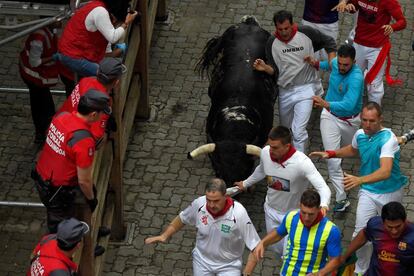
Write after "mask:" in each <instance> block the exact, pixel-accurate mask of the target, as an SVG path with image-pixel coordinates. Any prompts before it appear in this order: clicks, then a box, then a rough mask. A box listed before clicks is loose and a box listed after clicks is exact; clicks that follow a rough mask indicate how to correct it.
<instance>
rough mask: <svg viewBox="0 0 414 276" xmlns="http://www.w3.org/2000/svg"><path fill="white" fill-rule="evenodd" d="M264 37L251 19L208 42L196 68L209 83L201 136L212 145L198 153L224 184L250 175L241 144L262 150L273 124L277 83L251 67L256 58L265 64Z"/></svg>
mask: <svg viewBox="0 0 414 276" xmlns="http://www.w3.org/2000/svg"><path fill="white" fill-rule="evenodd" d="M269 36H270V34H269V33H268V32H267V31H265V30H264V29H262V28H261V27H260V26H259V25H258V24H257V22H256V21H255V19H253V18H251V17H250V18H248V19H247V20H246V21H245V22H243V23H239V24H236V25H233V26H231V27H229V28H228V29H227V30H226V31H225V32H224V34H223V35H222V36H220V37H215V38H212V39H210V40H209V41H208V43H207V45H206V47H205V49H204V53H203V55H202V57H201V59H200V61H199V63H198V64H197V67H196V70H197V71H198V72H199V73H200V74H201V75H203V74H204V73H206V72H207V73H208V76H209V79H210V86H209V89H208V94H209V96H210V98H211V108H210V112H209V114H208V118H207V124H206V132H207V141H208V143H210V145H213V146H212V147H210V148H209V149H208V150H206V151H202V153H209V156H210V159H211V161H212V165H213V168H214V170H215V173H216V176H217V177H220V178H222V179H224V180H225V182H226V183H227V186H232V185H233V182H235V181H240V180H244V179H246V178H247V177H248V176H249V175H250V174H251V173H252V171H253V165H254V159H253V157H252V155H251V154H252V152H250V154H247V153H246V145H249V144H251V145H255V146H258V147H262V146H263V145H264V143H265V142H266V140H267V134H268V132H269V130H270V129H271V127H272V124H273V106H274V103H275V100H276V97H277V89H276V85H275V83H274V80H273V78H272V77H271V76H269V75H268V74H266V73H264V72H259V71H256V70H254V69H253V62H254V61H255V59H257V58H261V59H263V60H265V61H266V54H265V45H266V41H267V40H268V38H269ZM193 153H194V152H193ZM193 153H191V155H193ZM257 153H258V151H257V148H256V151H255V155H257ZM196 155H197V153H196V154H194V156H190V157H195V156H196Z"/></svg>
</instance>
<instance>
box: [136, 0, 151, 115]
mask: <svg viewBox="0 0 414 276" xmlns="http://www.w3.org/2000/svg"><path fill="white" fill-rule="evenodd" d="M153 1H154V0H153ZM138 6H139V11H140V12H141V44H140V49H139V52H138V56H137V58H136V60H135V66H134V70H135V71H136V72H138V73H139V74H140V75H141V96H140V99H139V103H138V110H137V114H136V116H137V117H139V118H145V119H147V118H149V116H150V107H149V95H148V94H149V87H148V81H149V73H148V64H149V63H148V55H149V45H148V43H147V41H148V37H149V30H148V26H149V25H150V23H149V22H148V21H149V14H148V0H142V1H139V3H138Z"/></svg>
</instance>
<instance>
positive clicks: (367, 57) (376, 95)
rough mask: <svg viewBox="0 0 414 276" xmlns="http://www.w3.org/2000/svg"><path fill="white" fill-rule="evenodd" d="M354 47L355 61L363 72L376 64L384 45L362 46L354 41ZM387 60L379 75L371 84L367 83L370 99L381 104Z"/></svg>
mask: <svg viewBox="0 0 414 276" xmlns="http://www.w3.org/2000/svg"><path fill="white" fill-rule="evenodd" d="M354 47H355V51H356V57H355V62H356V64H358V66H359V67H361V69H362V72H364V71H365V70H367V72H368V71H369V70H370V69H371V67H372V66H373V65H374V63H375V61H376V60H377V57H378V54H379V53H380V51H381V49H382V47H380V48H372V47H366V46H362V45H360V44H358V43H355V42H354ZM385 67H386V62H384V64H383V65H382V67H381V70H380V71H379V72H378V75H377V76H376V77H375V79H374V80H373V81H372V83H371V84H368V85H367V93H368V101H373V102H376V103H378V104H379V105H381V101H382V97H383V96H384V82H383V78H384V72H385Z"/></svg>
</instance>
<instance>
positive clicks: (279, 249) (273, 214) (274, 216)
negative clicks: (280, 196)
mask: <svg viewBox="0 0 414 276" xmlns="http://www.w3.org/2000/svg"><path fill="white" fill-rule="evenodd" d="M263 207H264V212H265V222H266V231H267V233H270V232H272V231H275V230H276V229H277V228H278V227H279V225H280V224H282V221H283V218H284V217H285V215H286V213H283V212H279V211H277V210H276V209H273V208H272V207H270V206H269V205H268V204H267V203H266V202H265V203H264V205H263ZM286 243H287V239H286V238H283V240H281V241H279V242H277V243H275V244H272V245H270V246H269V249H270V250H272V251H273V252H275V253H276V254H277V255H279V256H284V255H285V252H286Z"/></svg>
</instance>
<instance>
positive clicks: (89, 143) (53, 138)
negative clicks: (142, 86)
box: [32, 90, 110, 233]
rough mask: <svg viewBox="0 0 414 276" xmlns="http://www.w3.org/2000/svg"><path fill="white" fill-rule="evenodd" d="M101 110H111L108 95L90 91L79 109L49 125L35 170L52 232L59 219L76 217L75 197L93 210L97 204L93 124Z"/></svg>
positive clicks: (105, 111)
mask: <svg viewBox="0 0 414 276" xmlns="http://www.w3.org/2000/svg"><path fill="white" fill-rule="evenodd" d="M102 112H104V113H109V112H110V109H109V97H108V96H106V95H104V94H102V93H101V92H99V91H96V90H89V91H88V92H87V93H86V94H85V95H84V96H82V97H81V98H80V101H79V105H78V110H77V111H76V112H72V113H68V112H62V113H60V114H58V115H57V116H55V117H54V119H53V120H52V122H51V124H50V127H49V130H48V134H47V137H46V143H45V146H44V148H43V150H42V151H41V153H40V155H39V159H38V161H37V165H36V169H35V170H34V171H33V173H32V177H33V179H34V180H35V184H36V188H37V190H38V192H39V196H40V199H41V201H42V203H43V204H44V205H45V206H46V210H47V226H48V229H49V232H50V233H56V231H57V225H58V224H59V222H61V221H62V220H64V219H67V218H70V217H73V216H75V211H76V210H75V206H74V203H75V199H76V201H79V203H80V204H85V203H86V204H88V205H89V207H90V210H91V211H92V212H93V211H94V210H95V208H96V205H97V204H98V200H97V198H96V190H95V189H94V185H93V180H92V164H93V158H94V154H95V140H94V139H93V136H92V134H91V132H90V125H91V124H92V123H93V122H96V121H97V120H99V119H100V115H101V113H102ZM81 193H82V194H83V197H82V196H80V194H81Z"/></svg>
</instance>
